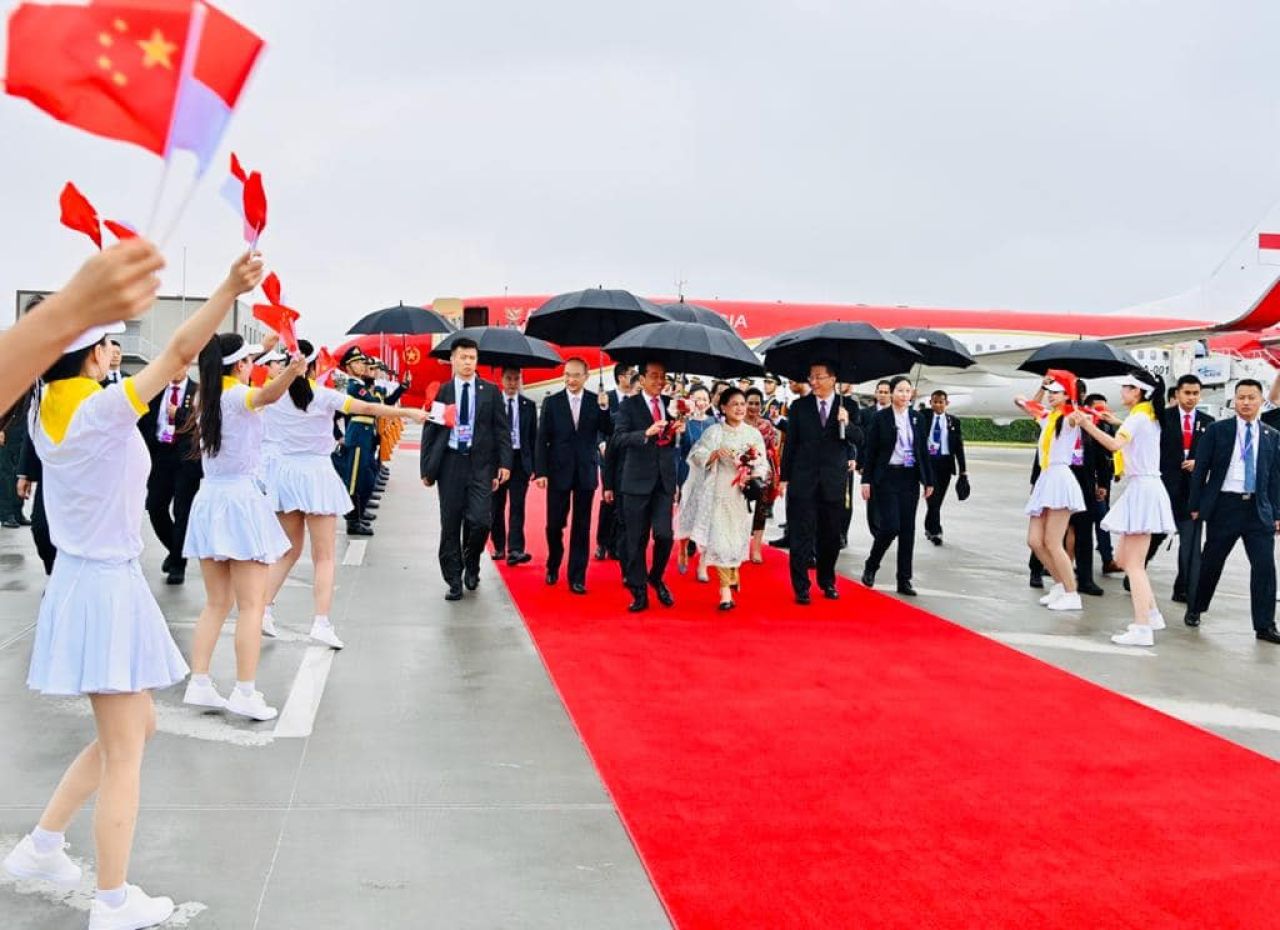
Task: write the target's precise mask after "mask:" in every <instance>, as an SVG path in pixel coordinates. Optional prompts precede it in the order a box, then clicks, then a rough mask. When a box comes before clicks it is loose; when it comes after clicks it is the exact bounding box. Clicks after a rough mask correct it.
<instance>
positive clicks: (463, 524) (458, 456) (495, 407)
mask: <svg viewBox="0 0 1280 930" xmlns="http://www.w3.org/2000/svg"><path fill="white" fill-rule="evenodd" d="M478 360H479V350H478V348H477V346H476V342H475V340H473V339H465V338H464V339H458V340H456V341H455V342H454V343H453V350H452V353H451V354H450V356H449V363H450V365H451V366H452V368H453V377H452V378H451V379H449V380H448V381H446V382H445V383H444V384H442V385H441V386H440V391H439V393H438V394H437V395H436V399H435V402H434V403H433V404H432V405H431V411H430V413H429V415H428V419H427V422H426V424H425V425H424V427H423V434H422V451H421V463H420V468H421V475H422V483H423V484H425V485H426V486H427V487H432V486H433V485H434V484H435V483H436V482H437V481H438V482H439V483H440V572H441V574H442V575H444V580H445V582H446V583H447V584H448V585H449V591H448V593H447V594H445V600H447V601H457V600H461V599H462V586H463V584H464V583H465V584H466V587H467V590H468V591H474V590H475V589H476V588H477V587H478V586H479V585H480V553H481V552H483V551H484V543H485V539H486V538H487V537H488V535H489V526H490V524H491V521H492V518H493V506H492V505H493V494H494V492H495V491H497V490H498V488H499V487H500V486H501V485H502V484H503V483H505V482H506V481H507V479H508V478H510V477H511V424H510V423H509V422H508V421H507V409H506V407H505V406H504V405H503V403H502V399H501V397H500V392H499V391H498V389H497V387H495V386H494V385H492V384H489V383H488V382H486V381H482V380H480V379H479V378H477V377H476V363H477V362H478Z"/></svg>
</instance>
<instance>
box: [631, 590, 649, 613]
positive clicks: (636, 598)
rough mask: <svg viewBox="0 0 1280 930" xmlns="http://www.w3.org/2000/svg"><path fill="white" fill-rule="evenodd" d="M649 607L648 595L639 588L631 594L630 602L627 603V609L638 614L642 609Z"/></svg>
mask: <svg viewBox="0 0 1280 930" xmlns="http://www.w3.org/2000/svg"><path fill="white" fill-rule="evenodd" d="M648 609H649V595H648V594H646V593H645V591H644V589H643V588H641V589H640V590H639V591H638V592H636V593H634V594H633V595H632V596H631V603H630V604H629V605H627V610H629V611H630V612H631V613H633V614H638V613H640V611H642V610H648Z"/></svg>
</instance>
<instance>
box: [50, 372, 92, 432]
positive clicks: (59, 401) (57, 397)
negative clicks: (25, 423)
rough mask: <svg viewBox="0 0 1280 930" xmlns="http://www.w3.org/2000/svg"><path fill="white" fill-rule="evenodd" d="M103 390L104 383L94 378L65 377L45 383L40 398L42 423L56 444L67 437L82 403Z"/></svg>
mask: <svg viewBox="0 0 1280 930" xmlns="http://www.w3.org/2000/svg"><path fill="white" fill-rule="evenodd" d="M101 390H102V385H100V384H99V383H98V382H97V381H94V380H93V379H92V378H63V379H61V380H59V381H54V382H52V383H50V384H47V385H45V388H44V394H43V396H42V397H41V398H40V425H41V426H42V427H43V428H44V431H45V434H46V435H47V436H48V437H49V438H50V439H51V440H52V441H53V444H54V445H55V446H56V445H59V444H60V443H61V442H62V440H63V439H65V438H66V435H67V429H68V428H69V427H70V426H71V418H72V417H73V416H75V412H76V411H77V410H78V409H80V405H81V404H82V403H84V401H85V399H86V398H88V397H91V396H92V395H94V394H97V393H98V392H99V391H101Z"/></svg>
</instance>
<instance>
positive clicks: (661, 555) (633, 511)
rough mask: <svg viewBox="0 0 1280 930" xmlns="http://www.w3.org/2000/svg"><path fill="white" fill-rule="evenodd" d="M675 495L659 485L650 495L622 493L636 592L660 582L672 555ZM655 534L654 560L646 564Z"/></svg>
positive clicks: (629, 571)
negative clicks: (646, 585) (672, 511)
mask: <svg viewBox="0 0 1280 930" xmlns="http://www.w3.org/2000/svg"><path fill="white" fill-rule="evenodd" d="M673 498H674V495H673V494H670V493H668V492H667V491H664V490H663V489H662V486H661V485H659V486H657V487H655V488H654V489H653V490H652V491H650V492H649V493H648V494H623V495H622V520H623V524H624V525H625V527H626V536H627V551H626V553H625V556H626V575H625V578H626V582H627V587H629V588H631V590H632V591H636V592H639V591H643V590H644V587H645V583H646V582H651V583H655V584H656V583H657V582H659V581H661V580H662V574H663V572H665V571H666V570H667V561H668V560H669V559H670V558H671V542H672V529H671V504H672V500H673ZM650 535H652V536H653V562H652V564H650V565H649V566H648V567H646V565H645V556H646V555H647V554H648V551H649V536H650Z"/></svg>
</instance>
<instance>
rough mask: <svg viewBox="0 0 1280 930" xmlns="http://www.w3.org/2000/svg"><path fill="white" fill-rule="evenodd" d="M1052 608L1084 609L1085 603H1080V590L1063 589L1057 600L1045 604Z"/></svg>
mask: <svg viewBox="0 0 1280 930" xmlns="http://www.w3.org/2000/svg"><path fill="white" fill-rule="evenodd" d="M1045 606H1046V607H1048V608H1049V609H1050V610H1084V604H1082V603H1080V592H1079V591H1071V592H1069V593H1068V592H1067V591H1063V592H1062V596H1061V597H1060V598H1058V599H1057V600H1056V601H1052V602H1050V603H1048V604H1046V605H1045Z"/></svg>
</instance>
